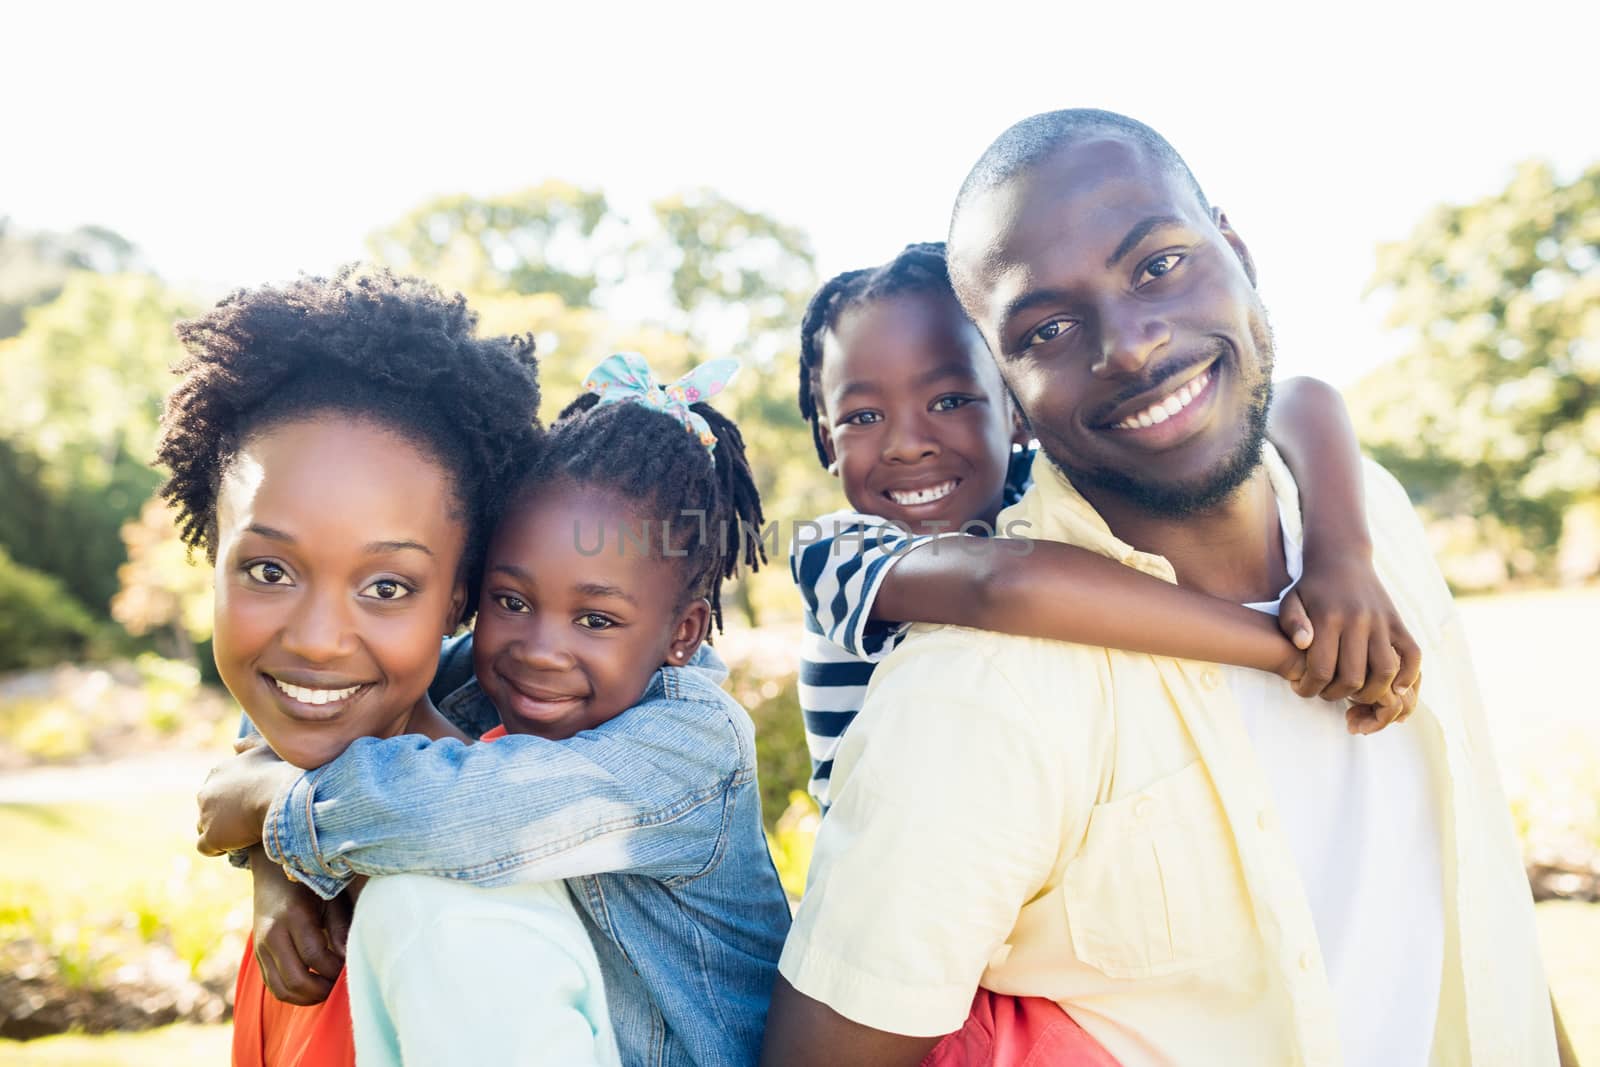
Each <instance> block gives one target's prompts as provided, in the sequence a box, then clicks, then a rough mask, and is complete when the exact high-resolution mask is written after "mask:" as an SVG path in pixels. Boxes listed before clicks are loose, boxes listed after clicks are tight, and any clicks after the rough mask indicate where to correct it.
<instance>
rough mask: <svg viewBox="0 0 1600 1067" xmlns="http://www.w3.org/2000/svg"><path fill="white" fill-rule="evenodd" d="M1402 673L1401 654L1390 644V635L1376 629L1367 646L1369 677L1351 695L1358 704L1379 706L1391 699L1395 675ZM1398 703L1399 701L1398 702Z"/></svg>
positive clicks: (1380, 628) (1378, 628) (1383, 630)
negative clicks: (1378, 704)
mask: <svg viewBox="0 0 1600 1067" xmlns="http://www.w3.org/2000/svg"><path fill="white" fill-rule="evenodd" d="M1399 671H1400V653H1399V652H1397V651H1395V648H1394V646H1393V645H1391V644H1390V643H1389V633H1388V631H1387V630H1386V629H1384V628H1382V627H1375V628H1374V629H1373V631H1372V639H1371V641H1370V642H1369V643H1368V645H1367V677H1366V681H1364V682H1363V683H1362V685H1361V688H1359V689H1357V690H1356V691H1355V692H1354V693H1352V694H1351V695H1350V699H1351V700H1352V701H1353V702H1355V703H1357V704H1377V703H1380V702H1382V701H1384V700H1385V699H1387V698H1389V697H1390V695H1391V692H1392V690H1393V689H1394V679H1395V675H1396V674H1398V673H1399ZM1396 703H1398V701H1396Z"/></svg>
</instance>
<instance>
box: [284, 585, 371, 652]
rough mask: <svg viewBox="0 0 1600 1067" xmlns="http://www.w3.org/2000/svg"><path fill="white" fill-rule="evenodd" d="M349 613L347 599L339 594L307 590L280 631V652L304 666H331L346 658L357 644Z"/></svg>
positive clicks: (349, 607) (349, 606)
mask: <svg viewBox="0 0 1600 1067" xmlns="http://www.w3.org/2000/svg"><path fill="white" fill-rule="evenodd" d="M350 611H351V604H350V598H349V597H347V596H345V595H344V594H343V593H342V592H338V591H333V592H327V593H319V592H317V591H315V590H308V591H307V592H306V593H305V594H303V595H302V596H300V597H299V598H298V603H297V604H296V605H295V609H294V612H293V614H291V615H290V616H289V621H288V625H286V626H285V627H284V628H283V637H282V639H281V644H282V646H283V650H284V651H285V652H287V653H289V654H290V655H291V656H295V657H297V658H298V659H302V660H304V661H305V662H307V663H332V662H334V661H335V660H338V659H340V658H341V657H343V656H347V655H349V654H350V653H351V652H353V651H355V647H356V644H357V643H358V642H357V639H356V634H355V629H354V627H353V626H352V625H351V620H350Z"/></svg>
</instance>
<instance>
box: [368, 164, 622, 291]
mask: <svg viewBox="0 0 1600 1067" xmlns="http://www.w3.org/2000/svg"><path fill="white" fill-rule="evenodd" d="M607 212H608V208H607V205H606V198H605V196H604V194H602V193H599V192H597V191H595V190H592V189H580V188H578V187H577V186H574V185H568V184H567V183H565V182H555V181H551V182H545V183H544V184H543V185H540V186H537V187H536V188H532V189H525V190H522V191H520V192H516V193H511V194H508V195H506V196H497V197H490V198H488V199H479V198H476V197H470V196H466V195H454V196H441V197H437V198H436V199H433V200H430V201H429V202H427V203H426V204H423V205H422V206H421V207H419V208H417V209H416V210H415V211H413V212H411V214H409V215H407V216H406V217H405V218H403V219H401V220H399V221H398V222H396V223H394V224H393V225H392V226H388V227H386V228H384V229H383V230H380V231H379V232H378V233H375V234H373V236H372V237H371V238H370V239H369V241H368V245H369V247H370V249H371V251H372V254H373V255H374V256H375V257H376V258H377V260H378V261H379V262H380V263H387V264H388V265H390V266H392V267H394V268H395V269H396V270H399V271H403V272H404V273H407V274H420V275H422V276H423V277H425V278H429V279H432V280H433V281H434V282H437V283H438V284H440V285H442V286H447V287H449V288H452V289H459V290H461V291H462V292H465V293H468V294H471V293H498V292H513V293H522V294H531V293H553V294H555V295H556V296H559V297H560V298H561V299H562V301H563V302H564V303H566V304H567V305H569V306H571V307H586V306H588V304H589V303H590V299H591V297H592V296H593V295H594V291H595V288H596V286H598V285H599V280H598V278H597V277H596V275H595V273H594V266H595V264H596V262H599V261H603V260H602V257H596V256H594V255H593V254H592V253H593V252H594V251H595V248H594V240H595V237H596V232H597V231H598V230H599V229H600V226H601V224H602V223H603V222H604V221H605V220H606V218H607Z"/></svg>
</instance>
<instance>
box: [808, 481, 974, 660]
mask: <svg viewBox="0 0 1600 1067" xmlns="http://www.w3.org/2000/svg"><path fill="white" fill-rule="evenodd" d="M959 536H962V535H961V534H960V533H959V532H956V531H952V532H950V533H940V534H913V533H911V531H910V530H908V529H906V527H904V526H902V525H900V524H899V523H896V522H893V521H891V520H889V519H885V518H883V517H882V516H878V515H865V514H862V513H860V512H853V511H837V512H834V513H833V514H831V515H824V516H823V517H822V518H820V519H817V520H816V521H814V522H803V523H800V524H798V525H797V526H796V528H795V532H794V538H793V540H792V542H791V544H790V551H789V569H790V572H791V573H792V575H793V576H794V581H795V585H797V586H799V588H800V595H801V597H803V598H804V600H805V602H806V608H807V609H808V610H809V611H810V613H811V615H812V617H813V618H814V619H815V620H816V622H817V626H818V629H819V631H820V632H821V634H822V636H823V637H825V638H826V639H827V640H828V641H829V642H831V643H832V644H834V645H837V646H838V647H839V648H842V649H843V650H844V651H846V652H848V653H849V654H850V655H852V656H854V657H856V658H857V659H861V660H865V661H867V662H869V663H875V662H877V661H879V660H881V659H883V658H884V657H885V656H887V655H888V654H889V653H890V652H893V651H894V649H895V646H896V645H898V644H899V642H900V638H901V637H902V636H904V634H905V631H906V628H907V624H906V623H901V622H890V621H883V620H876V621H875V620H873V619H872V618H871V615H872V604H873V601H875V600H876V599H877V597H878V590H879V589H881V588H882V587H883V582H884V579H886V578H887V577H888V576H889V572H890V570H891V569H893V567H894V565H895V564H896V563H899V562H900V561H901V560H902V559H904V558H905V557H906V555H907V554H908V553H909V552H910V551H911V550H912V549H914V548H916V547H917V546H919V545H922V544H926V543H927V542H929V541H932V540H934V539H935V538H938V537H959Z"/></svg>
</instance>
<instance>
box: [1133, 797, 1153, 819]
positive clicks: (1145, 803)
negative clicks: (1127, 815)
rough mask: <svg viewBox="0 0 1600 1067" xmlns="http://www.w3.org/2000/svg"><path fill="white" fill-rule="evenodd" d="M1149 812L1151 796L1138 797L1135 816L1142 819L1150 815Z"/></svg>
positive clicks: (1134, 810) (1134, 806)
mask: <svg viewBox="0 0 1600 1067" xmlns="http://www.w3.org/2000/svg"><path fill="white" fill-rule="evenodd" d="M1149 814H1150V798H1149V797H1140V798H1139V799H1138V801H1137V802H1136V803H1135V804H1134V805H1133V817H1134V818H1135V819H1142V818H1144V817H1145V816H1146V815H1149Z"/></svg>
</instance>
